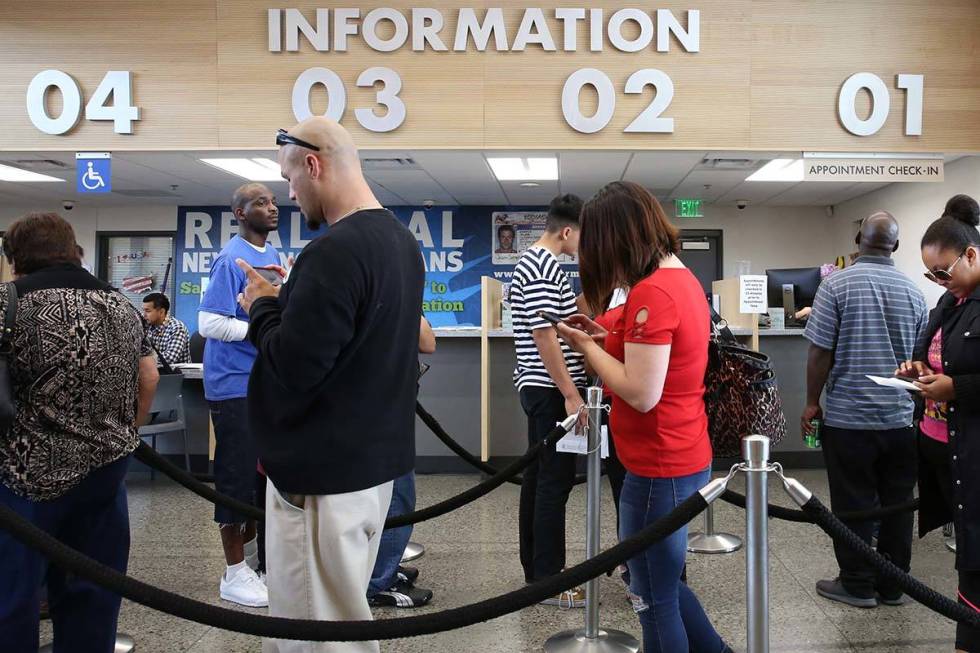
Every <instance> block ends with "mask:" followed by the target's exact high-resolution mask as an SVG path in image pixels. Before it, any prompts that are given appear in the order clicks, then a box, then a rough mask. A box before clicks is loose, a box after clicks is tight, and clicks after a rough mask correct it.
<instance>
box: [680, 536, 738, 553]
mask: <svg viewBox="0 0 980 653" xmlns="http://www.w3.org/2000/svg"><path fill="white" fill-rule="evenodd" d="M741 548H742V538H740V537H738V536H737V535H732V534H731V533H710V534H706V533H690V534H688V536H687V550H688V551H690V552H691V553H731V552H733V551H738V550H739V549H741Z"/></svg>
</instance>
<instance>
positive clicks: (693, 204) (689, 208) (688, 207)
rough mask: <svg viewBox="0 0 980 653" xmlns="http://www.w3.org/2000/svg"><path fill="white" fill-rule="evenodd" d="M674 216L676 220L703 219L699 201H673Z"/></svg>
mask: <svg viewBox="0 0 980 653" xmlns="http://www.w3.org/2000/svg"><path fill="white" fill-rule="evenodd" d="M674 215H676V216H677V217H678V218H703V217H704V213H702V212H701V200H694V199H678V200H674Z"/></svg>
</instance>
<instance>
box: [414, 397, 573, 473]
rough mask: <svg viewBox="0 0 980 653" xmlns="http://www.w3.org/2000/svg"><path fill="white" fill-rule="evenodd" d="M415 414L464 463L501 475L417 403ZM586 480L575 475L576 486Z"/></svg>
mask: <svg viewBox="0 0 980 653" xmlns="http://www.w3.org/2000/svg"><path fill="white" fill-rule="evenodd" d="M415 414H416V415H418V417H419V419H420V420H422V423H423V424H425V425H426V426H427V427H429V430H430V431H432V433H433V434H434V435H435V436H436V437H437V438H439V440H440V441H441V442H442V443H443V444H444V445H446V446H447V447H448V448H449V450H450V451H452V452H453V453H454V454H456V455H457V456H459V457H460V458H462V459H463V461H464V462H466V463H468V464H469V465H470V466H471V467H473V468H474V469H476V470H478V471H480V472H483V473H484V474H489V475H490V476H494V475H496V474H497V473H499V471H500V470H498V469H497V468H496V467H494V466H493V465H490V464H488V463H485V462H483V461H482V460H480V459H479V458H477V457H476V456H474V455H473V454H471V453H470V452H469V451H467V450H466V448H465V447H464V446H463V445H461V444H460V443H459V442H457V441H456V440H454V439H453V436H451V435H449V433H447V432H446V429H444V428H443V426H442V424H440V423H439V420H437V419H436V418H435V417H433V416H432V414H431V413H430V412H429V411H427V410H426V409H425V408H424V407H423V406H422V404H421V403H419V402H415ZM586 480H587V476H586V475H585V474H576V475H575V484H576V485H581V484H582V483H585V481H586ZM507 482H508V483H513V484H514V485H521V484H522V483H523V482H524V479H523V478H522V477H521V476H515V477H514V478H508V479H507Z"/></svg>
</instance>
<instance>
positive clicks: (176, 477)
mask: <svg viewBox="0 0 980 653" xmlns="http://www.w3.org/2000/svg"><path fill="white" fill-rule="evenodd" d="M133 456H135V457H136V460H138V461H140V462H141V463H143V464H144V465H147V466H149V467H152V468H153V469H155V470H157V471H158V472H160V473H162V474H163V475H164V476H167V477H168V478H170V479H171V480H173V481H175V482H177V483H179V484H180V485H182V486H184V487H185V488H187V489H188V490H190V491H191V492H193V493H194V494H196V495H197V496H199V497H201V498H202V499H206V500H207V501H210V502H211V503H213V504H216V505H219V506H222V507H224V508H228V509H230V510H234V511H235V512H237V513H239V514H242V515H245V516H246V517H248V518H249V519H254V520H256V521H265V510H263V509H262V508H259V507H257V506H254V505H252V504H250V503H245V502H244V501H239V500H238V499H235V498H232V497H230V496H228V495H226V494H222V493H221V492H218V491H217V490H215V489H214V488H213V487H211V486H210V485H207V484H205V483H202V482H201V481H199V480H197V479H196V478H194V476H193V475H191V474H188V473H187V472H186V471H185V470H183V469H181V468H180V467H178V466H177V465H175V464H173V463H172V462H170V461H169V460H167V459H166V458H164V457H163V456H161V455H160V454H159V453H157V451H156V449H154V448H153V447H151V446H150V445H148V444H147V443H146V442H140V444H139V446H138V447H136V450H135V451H133Z"/></svg>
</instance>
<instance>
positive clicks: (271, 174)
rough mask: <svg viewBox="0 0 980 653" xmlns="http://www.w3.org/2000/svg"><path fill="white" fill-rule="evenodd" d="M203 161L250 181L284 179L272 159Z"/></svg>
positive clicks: (277, 165)
mask: <svg viewBox="0 0 980 653" xmlns="http://www.w3.org/2000/svg"><path fill="white" fill-rule="evenodd" d="M201 161H202V162H204V163H206V164H208V165H209V166H213V167H215V168H218V169H219V170H224V171H225V172H230V173H231V174H233V175H237V176H239V177H242V178H244V179H248V180H249V181H284V180H283V178H282V170H280V168H279V164H278V163H276V162H275V161H273V160H272V159H265V158H261V157H260V158H254V159H201Z"/></svg>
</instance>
